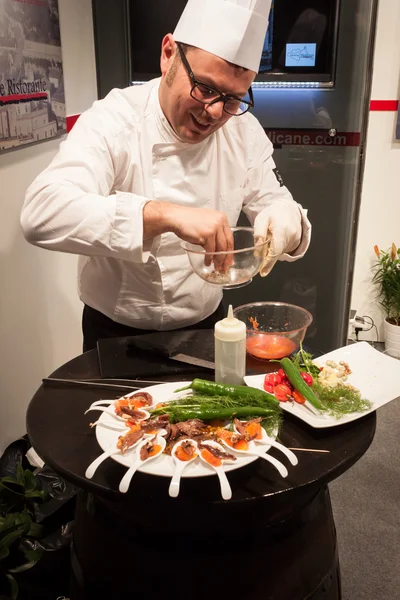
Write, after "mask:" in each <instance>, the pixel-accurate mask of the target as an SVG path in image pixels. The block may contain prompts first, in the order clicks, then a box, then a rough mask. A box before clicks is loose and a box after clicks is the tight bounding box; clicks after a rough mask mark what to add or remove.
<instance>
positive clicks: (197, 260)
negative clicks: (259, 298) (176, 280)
mask: <svg viewBox="0 0 400 600" xmlns="http://www.w3.org/2000/svg"><path fill="white" fill-rule="evenodd" d="M232 234H233V243H234V249H233V251H229V252H206V251H205V250H204V248H203V247H202V246H198V245H196V244H190V243H189V242H182V243H181V246H182V248H184V250H186V252H187V255H188V258H189V262H190V265H191V267H192V269H193V271H194V272H195V273H196V274H197V275H198V276H199V277H201V278H202V279H204V281H207V282H208V283H213V284H214V285H220V286H222V287H223V288H225V289H233V288H238V287H242V286H244V285H247V284H249V283H250V282H251V281H252V279H253V277H255V275H257V273H258V272H259V270H260V268H261V265H262V262H263V257H264V254H265V252H266V246H267V243H268V242H266V241H265V242H261V243H258V244H256V243H255V240H254V229H253V228H252V227H232Z"/></svg>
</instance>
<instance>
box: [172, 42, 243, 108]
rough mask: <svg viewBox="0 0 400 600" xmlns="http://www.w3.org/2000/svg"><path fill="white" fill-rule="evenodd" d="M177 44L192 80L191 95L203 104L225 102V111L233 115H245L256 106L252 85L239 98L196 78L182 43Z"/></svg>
mask: <svg viewBox="0 0 400 600" xmlns="http://www.w3.org/2000/svg"><path fill="white" fill-rule="evenodd" d="M176 45H177V46H178V50H179V54H180V55H181V59H182V62H183V66H184V67H185V69H186V71H187V74H188V75H189V78H190V81H191V82H192V89H191V90H190V95H191V96H192V98H193V99H194V100H197V102H201V103H202V104H206V105H207V106H210V105H211V104H216V103H217V102H223V104H224V106H223V108H224V111H225V112H226V113H228V115H232V116H234V117H239V116H240V115H244V114H245V113H246V112H247V111H248V110H250V109H251V108H253V107H254V97H253V91H252V89H251V87H250V88H249V89H248V92H247V94H246V96H245V97H244V98H238V97H237V96H233V95H230V94H222V92H219V91H218V90H216V89H215V88H213V87H212V86H210V85H208V84H207V83H203V82H202V81H199V80H198V79H196V77H195V76H194V73H193V71H192V69H191V66H190V64H189V61H188V59H187V58H186V56H185V53H184V51H183V50H182V47H181V45H180V43H179V42H177V43H176Z"/></svg>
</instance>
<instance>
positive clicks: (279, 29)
mask: <svg viewBox="0 0 400 600" xmlns="http://www.w3.org/2000/svg"><path fill="white" fill-rule="evenodd" d="M186 3H187V0H130V21H131V22H130V36H131V64H132V79H133V80H147V79H150V78H152V77H157V76H159V75H160V64H159V63H160V50H161V41H162V38H163V37H164V35H166V34H167V33H172V32H173V31H174V29H175V26H176V24H177V22H178V20H179V17H180V15H181V14H182V11H183V9H184V7H185V6H186ZM337 4H338V0H274V2H273V6H272V10H271V15H270V26H269V30H268V33H267V36H266V38H265V45H264V52H263V56H262V59H261V64H260V71H259V74H258V76H257V78H256V81H257V80H258V81H268V80H270V81H274V80H279V81H285V79H286V80H288V81H292V80H293V79H296V77H298V78H299V79H301V78H302V77H303V79H304V78H307V79H310V80H321V81H328V80H331V79H333V68H334V48H335V24H336V9H337ZM285 76H286V77H285Z"/></svg>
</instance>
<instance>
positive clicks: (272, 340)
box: [246, 332, 297, 360]
mask: <svg viewBox="0 0 400 600" xmlns="http://www.w3.org/2000/svg"><path fill="white" fill-rule="evenodd" d="M296 347H297V346H296V344H295V342H294V341H293V340H291V339H289V338H287V337H285V336H283V335H276V334H271V333H261V332H260V333H259V334H258V335H256V336H252V337H248V338H247V340H246V350H247V352H248V353H249V354H251V355H252V356H254V357H255V358H261V359H263V360H274V359H279V358H283V357H284V356H289V355H290V354H292V353H293V352H294V351H295V350H296Z"/></svg>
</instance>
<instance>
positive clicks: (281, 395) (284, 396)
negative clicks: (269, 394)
mask: <svg viewBox="0 0 400 600" xmlns="http://www.w3.org/2000/svg"><path fill="white" fill-rule="evenodd" d="M274 394H275V398H276V399H277V400H279V401H280V402H286V401H287V400H288V399H289V398H290V397H291V395H292V390H291V389H290V387H289V386H287V385H284V384H283V383H280V384H279V385H276V386H275V389H274Z"/></svg>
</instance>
